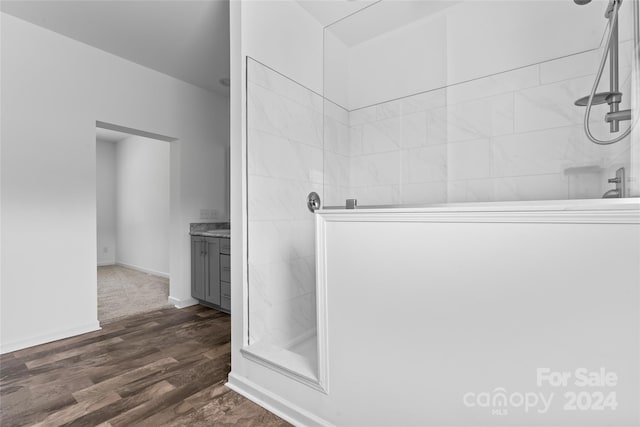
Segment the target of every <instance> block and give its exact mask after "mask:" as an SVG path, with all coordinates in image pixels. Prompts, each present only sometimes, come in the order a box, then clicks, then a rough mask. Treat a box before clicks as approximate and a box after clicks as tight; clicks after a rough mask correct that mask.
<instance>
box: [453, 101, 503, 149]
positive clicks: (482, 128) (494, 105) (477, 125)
mask: <svg viewBox="0 0 640 427" xmlns="http://www.w3.org/2000/svg"><path fill="white" fill-rule="evenodd" d="M513 120H514V98H513V94H511V93H508V94H505V95H498V96H494V97H490V98H485V99H481V100H477V101H472V102H466V103H462V104H457V105H452V106H449V107H448V109H447V139H448V141H449V142H457V141H465V140H469V139H477V138H484V137H490V136H495V135H503V134H507V133H512V132H513Z"/></svg>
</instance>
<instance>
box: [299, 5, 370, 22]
mask: <svg viewBox="0 0 640 427" xmlns="http://www.w3.org/2000/svg"><path fill="white" fill-rule="evenodd" d="M379 1H380V0H298V4H299V5H300V6H302V7H303V8H304V9H305V10H306V11H307V12H309V14H310V15H311V16H313V17H314V18H315V19H316V20H317V21H318V22H319V23H320V24H321V25H322V26H323V27H326V26H327V25H330V24H333V23H334V22H336V21H338V20H340V19H342V18H344V17H346V16H349V15H351V14H352V13H355V12H357V11H359V10H362V9H364V8H365V7H367V6H370V5H372V4H374V3H377V2H379Z"/></svg>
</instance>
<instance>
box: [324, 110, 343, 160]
mask: <svg viewBox="0 0 640 427" xmlns="http://www.w3.org/2000/svg"><path fill="white" fill-rule="evenodd" d="M324 149H325V150H326V151H331V152H334V153H340V154H343V155H346V156H347V155H349V127H348V126H347V125H346V124H344V123H341V122H339V121H338V120H336V119H334V118H332V117H328V116H325V121H324Z"/></svg>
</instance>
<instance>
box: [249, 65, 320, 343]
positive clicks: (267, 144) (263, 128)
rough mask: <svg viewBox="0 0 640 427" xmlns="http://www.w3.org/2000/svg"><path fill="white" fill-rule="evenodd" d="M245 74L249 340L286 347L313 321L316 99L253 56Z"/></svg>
mask: <svg viewBox="0 0 640 427" xmlns="http://www.w3.org/2000/svg"><path fill="white" fill-rule="evenodd" d="M247 76H248V91H247V97H248V102H247V124H248V126H247V131H248V135H247V168H248V169H247V172H248V181H247V190H248V219H249V223H248V227H249V233H248V235H249V242H248V249H249V252H248V262H249V334H250V343H251V344H254V343H259V342H260V343H263V344H270V345H275V346H283V347H287V346H288V345H289V343H291V342H294V341H295V340H296V339H297V338H299V337H301V336H308V335H310V334H312V331H313V330H314V329H315V326H316V316H315V235H314V224H315V223H314V216H313V215H312V214H311V213H310V212H309V211H308V210H307V207H306V197H307V194H308V193H309V192H310V191H316V192H318V193H319V194H322V191H323V176H324V174H323V144H324V143H323V119H322V111H323V104H322V98H321V97H320V96H319V95H318V94H315V93H313V92H312V91H310V90H308V89H306V88H304V87H303V86H300V85H298V84H297V83H295V82H293V81H292V80H289V79H287V78H286V77H284V76H282V75H280V74H278V73H277V72H275V71H273V70H271V69H269V68H267V67H265V66H263V65H261V64H260V63H258V62H255V61H253V60H250V61H249V63H248V71H247Z"/></svg>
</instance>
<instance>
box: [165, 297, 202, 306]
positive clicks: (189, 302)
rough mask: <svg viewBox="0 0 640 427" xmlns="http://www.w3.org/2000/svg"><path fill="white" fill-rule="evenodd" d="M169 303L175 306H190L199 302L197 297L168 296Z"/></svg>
mask: <svg viewBox="0 0 640 427" xmlns="http://www.w3.org/2000/svg"><path fill="white" fill-rule="evenodd" d="M169 304H172V305H173V306H174V307H175V308H185V307H191V306H192V305H196V304H199V303H198V300H197V299H193V298H187V299H178V298H174V297H172V296H170V297H169Z"/></svg>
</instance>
